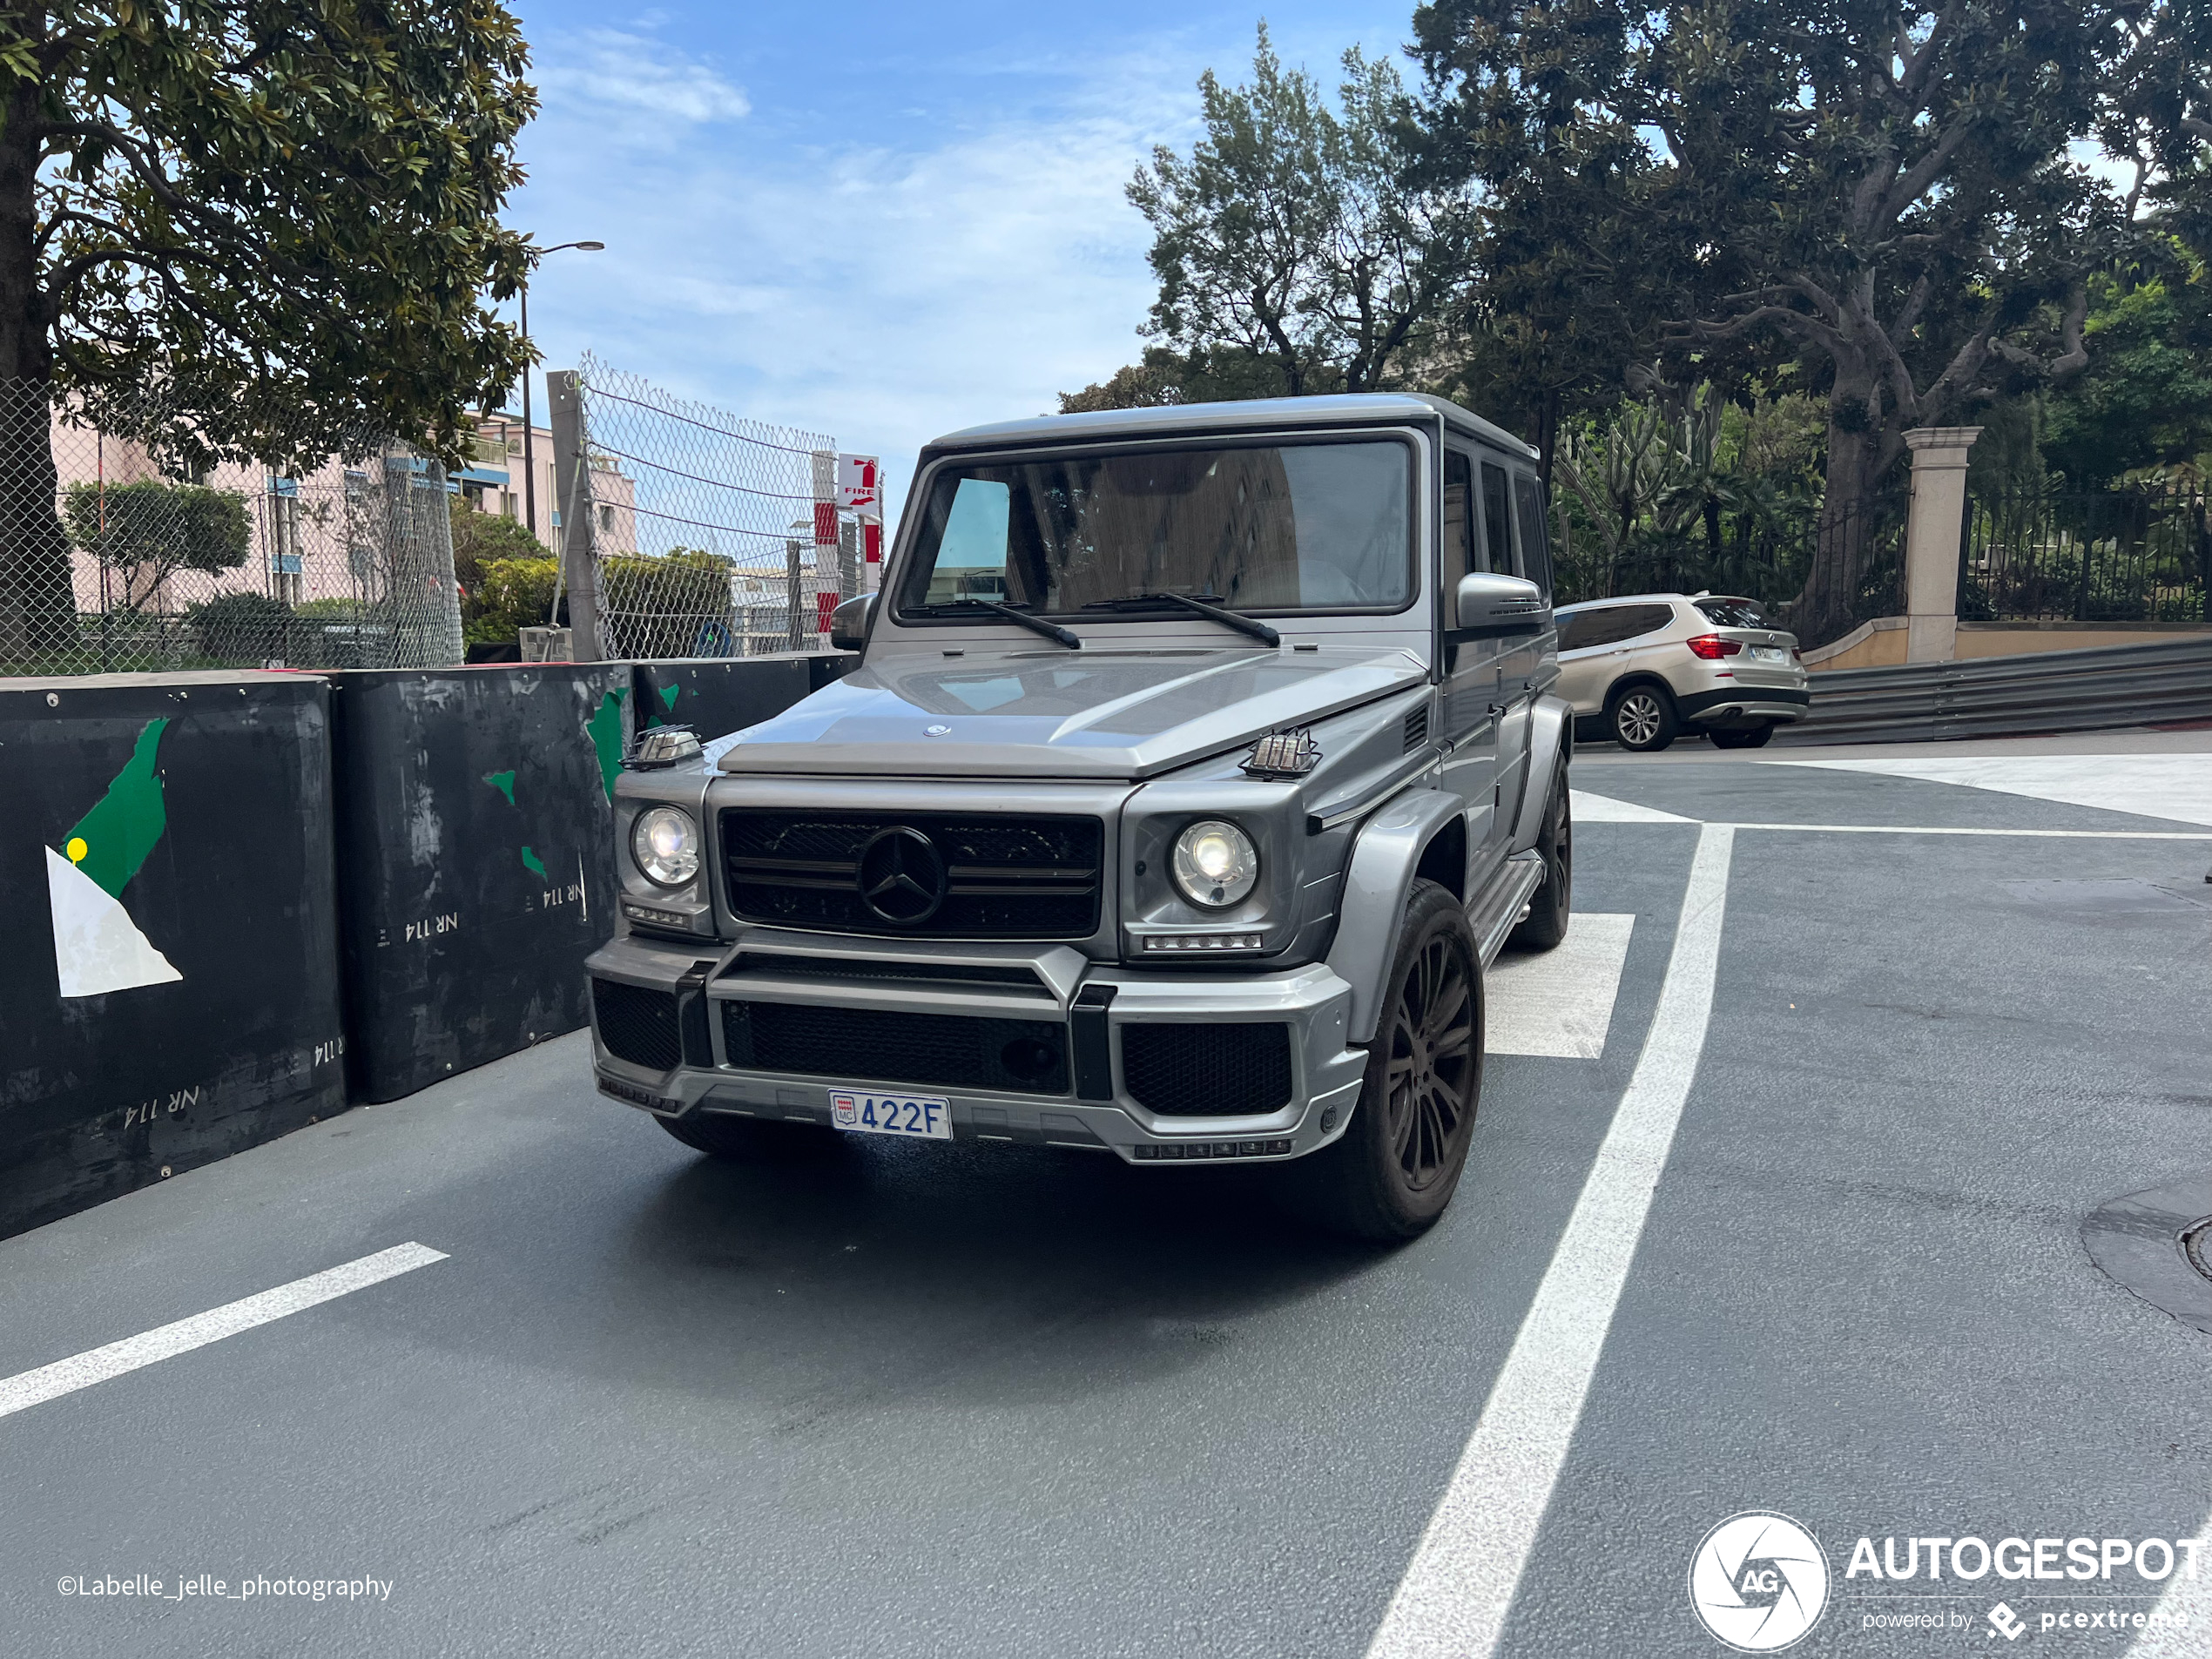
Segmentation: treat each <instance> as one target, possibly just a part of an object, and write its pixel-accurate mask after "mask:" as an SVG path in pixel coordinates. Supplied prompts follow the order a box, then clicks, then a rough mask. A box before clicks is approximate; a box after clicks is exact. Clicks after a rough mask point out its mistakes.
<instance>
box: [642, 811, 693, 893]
mask: <svg viewBox="0 0 2212 1659" xmlns="http://www.w3.org/2000/svg"><path fill="white" fill-rule="evenodd" d="M630 853H631V857H632V858H634V859H636V860H637V867H638V868H639V869H640V870H642V871H644V873H645V880H648V881H651V882H652V883H654V884H655V885H657V886H659V887H682V886H683V885H684V884H685V882H687V881H689V880H691V878H692V877H693V876H695V875H697V874H698V873H699V826H698V825H697V824H694V823H693V822H692V821H691V814H690V813H687V812H685V811H684V810H683V809H682V808H681V807H677V806H651V807H648V808H646V810H645V811H644V812H642V813H638V814H637V826H636V827H635V828H633V829H632V830H631V832H630Z"/></svg>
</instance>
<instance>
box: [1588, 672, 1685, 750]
mask: <svg viewBox="0 0 2212 1659" xmlns="http://www.w3.org/2000/svg"><path fill="white" fill-rule="evenodd" d="M1605 725H1606V730H1608V732H1612V734H1613V741H1614V742H1615V743H1617V744H1619V745H1621V746H1622V748H1623V749H1627V750H1630V751H1632V752H1635V753H1636V754H1656V753H1657V752H1659V751H1660V750H1662V749H1663V748H1665V747H1666V746H1667V745H1669V744H1670V743H1672V742H1673V741H1674V740H1675V738H1676V736H1677V735H1678V734H1679V733H1680V732H1681V731H1682V721H1681V718H1679V717H1678V716H1677V715H1676V712H1675V699H1674V698H1671V697H1669V696H1668V695H1667V693H1666V691H1664V690H1662V688H1661V687H1659V686H1656V685H1631V686H1629V688H1628V689H1627V690H1625V691H1615V693H1614V694H1613V700H1612V701H1611V702H1610V703H1608V705H1606V710H1605Z"/></svg>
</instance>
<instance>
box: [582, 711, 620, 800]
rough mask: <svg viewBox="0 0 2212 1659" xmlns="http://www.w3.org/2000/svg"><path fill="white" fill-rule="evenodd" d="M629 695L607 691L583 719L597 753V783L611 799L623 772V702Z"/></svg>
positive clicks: (594, 750) (593, 750) (584, 728)
mask: <svg viewBox="0 0 2212 1659" xmlns="http://www.w3.org/2000/svg"><path fill="white" fill-rule="evenodd" d="M629 695H630V694H629V693H628V692H627V691H609V692H607V693H606V694H605V695H604V696H603V697H601V698H600V699H599V708H598V711H597V713H595V714H593V715H592V717H591V718H590V719H589V720H586V721H585V722H584V723H583V734H584V736H586V737H588V738H590V739H591V748H592V752H594V753H595V754H597V756H598V757H599V783H600V786H601V787H602V788H604V790H605V791H606V792H607V799H608V800H609V801H610V802H612V801H613V799H614V798H615V779H617V778H619V777H621V776H622V705H623V702H624V699H625V698H627V697H628V696H629Z"/></svg>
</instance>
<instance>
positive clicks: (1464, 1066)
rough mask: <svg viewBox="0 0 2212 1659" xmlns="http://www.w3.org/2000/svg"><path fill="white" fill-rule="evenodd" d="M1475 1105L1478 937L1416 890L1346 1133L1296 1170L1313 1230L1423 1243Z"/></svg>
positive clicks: (1430, 889)
mask: <svg viewBox="0 0 2212 1659" xmlns="http://www.w3.org/2000/svg"><path fill="white" fill-rule="evenodd" d="M1481 1094H1482V969H1481V965H1480V962H1479V961H1477V960H1476V956H1475V948H1474V932H1473V931H1472V930H1471V929H1470V928H1469V927H1468V926H1467V913H1466V912H1465V911H1463V910H1462V909H1460V902H1459V900H1457V899H1455V898H1453V896H1452V894H1450V893H1449V892H1447V890H1446V889H1444V888H1443V887H1439V886H1438V885H1437V884H1436V883H1435V882H1433V881H1426V880H1421V881H1416V882H1414V883H1413V893H1412V895H1411V896H1410V897H1409V898H1408V899H1407V900H1406V916H1405V920H1404V921H1402V922H1401V923H1400V924H1399V933H1398V954H1397V956H1396V958H1395V960H1394V961H1393V962H1392V964H1391V969H1390V978H1389V979H1388V981H1386V985H1385V990H1384V1001H1383V1012H1382V1020H1381V1023H1380V1024H1379V1027H1378V1028H1377V1029H1376V1032H1375V1041H1374V1042H1373V1044H1372V1047H1371V1048H1370V1049H1368V1053H1367V1076H1366V1082H1364V1084H1363V1085H1362V1086H1361V1088H1360V1091H1359V1106H1358V1107H1357V1109H1355V1110H1354V1111H1353V1113H1352V1124H1351V1127H1349V1128H1348V1129H1346V1130H1345V1132H1344V1135H1343V1137H1342V1138H1341V1139H1339V1140H1338V1141H1336V1142H1334V1143H1332V1144H1331V1145H1329V1146H1326V1147H1324V1148H1323V1149H1322V1150H1320V1151H1318V1152H1316V1153H1314V1154H1312V1156H1311V1157H1306V1158H1303V1159H1301V1160H1300V1161H1299V1162H1298V1163H1297V1164H1295V1165H1293V1166H1292V1171H1294V1172H1295V1173H1296V1174H1297V1175H1298V1177H1300V1178H1301V1179H1302V1180H1303V1181H1304V1182H1305V1184H1306V1186H1305V1191H1306V1194H1307V1197H1308V1198H1309V1207H1310V1208H1311V1209H1312V1211H1314V1212H1315V1214H1316V1216H1317V1218H1318V1219H1319V1220H1320V1221H1322V1222H1323V1223H1324V1224H1326V1225H1328V1226H1330V1227H1332V1228H1333V1229H1335V1230H1336V1231H1340V1232H1345V1233H1350V1234H1352V1236H1353V1237H1355V1238H1367V1239H1372V1240H1375V1241H1377V1242H1379V1243H1383V1244H1395V1243H1398V1242H1399V1241H1401V1240H1404V1239H1408V1238H1418V1237H1419V1236H1420V1234H1422V1233H1424V1232H1426V1231H1428V1229H1429V1228H1430V1227H1431V1226H1433V1225H1434V1224H1435V1222H1436V1218H1437V1217H1439V1216H1440V1215H1442V1214H1443V1213H1444V1210H1445V1206H1446V1205H1447V1204H1450V1203H1451V1202H1452V1194H1453V1191H1454V1190H1457V1188H1458V1186H1459V1184H1460V1171H1461V1170H1464V1169H1465V1168H1466V1166H1467V1146H1468V1143H1470V1142H1471V1141H1472V1140H1473V1138H1474V1115H1475V1107H1476V1104H1477V1103H1478V1102H1479V1100H1480V1097H1481Z"/></svg>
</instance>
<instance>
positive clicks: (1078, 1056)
mask: <svg viewBox="0 0 2212 1659" xmlns="http://www.w3.org/2000/svg"><path fill="white" fill-rule="evenodd" d="M1115 991H1116V987H1115V986H1112V985H1086V986H1084V987H1083V988H1082V990H1080V991H1078V992H1076V1001H1075V1006H1074V1008H1071V1009H1070V1010H1069V1015H1068V1033H1069V1047H1070V1048H1071V1049H1073V1051H1074V1054H1075V1061H1076V1099H1077V1100H1096V1101H1110V1100H1112V1099H1113V1098H1114V1039H1113V1034H1112V1031H1111V1028H1109V1026H1108V1025H1107V1023H1106V1010H1107V1009H1108V1008H1110V1007H1112V1006H1113V1001H1114V992H1115Z"/></svg>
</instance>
